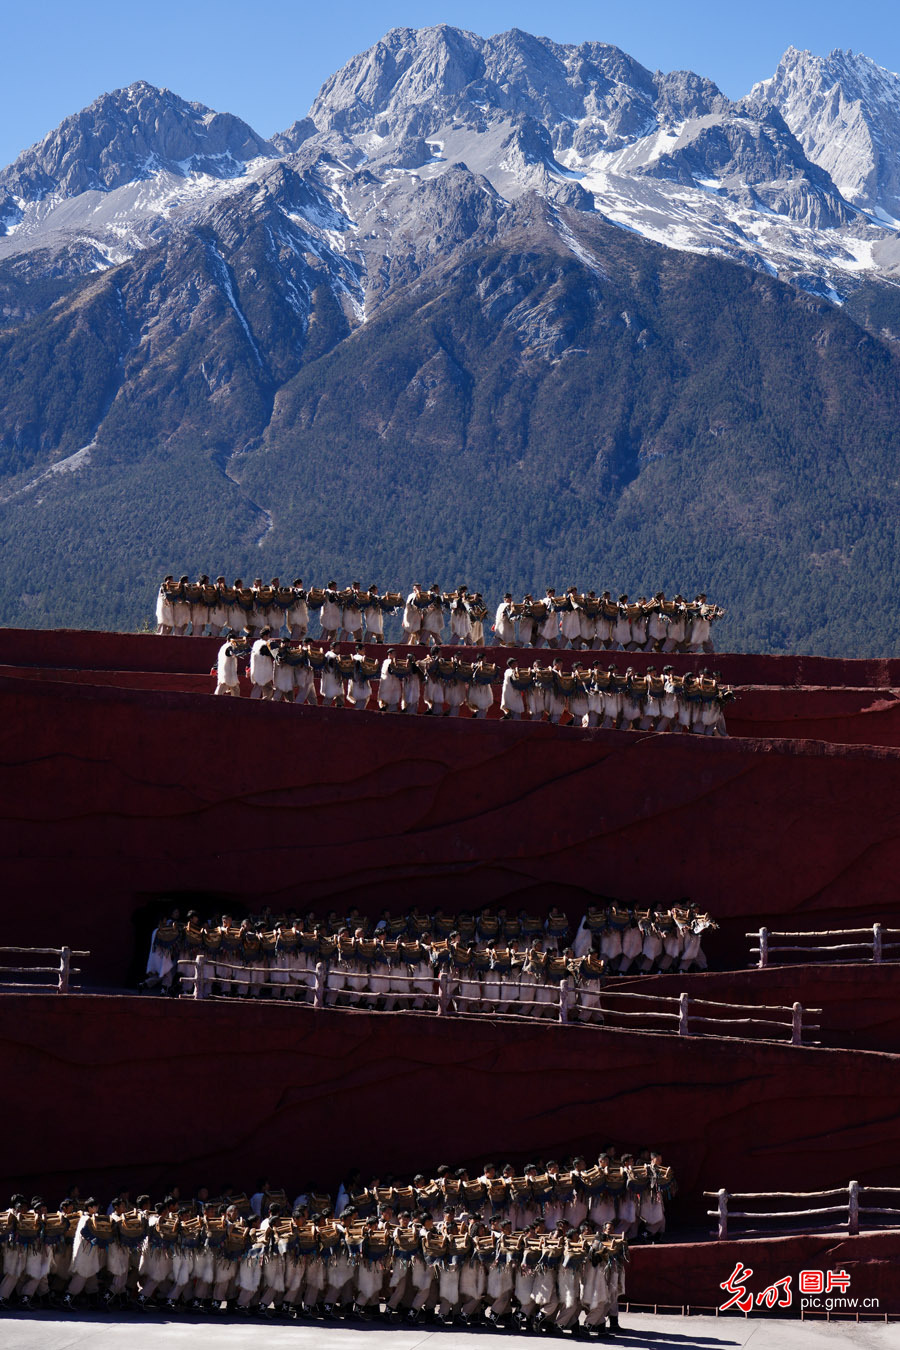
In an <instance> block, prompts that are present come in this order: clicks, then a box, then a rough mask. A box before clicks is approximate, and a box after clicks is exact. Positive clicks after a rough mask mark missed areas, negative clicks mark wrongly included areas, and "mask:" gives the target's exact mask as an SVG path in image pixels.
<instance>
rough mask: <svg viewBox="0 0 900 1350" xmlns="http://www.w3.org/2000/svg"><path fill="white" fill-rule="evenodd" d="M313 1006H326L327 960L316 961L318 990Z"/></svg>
mask: <svg viewBox="0 0 900 1350" xmlns="http://www.w3.org/2000/svg"><path fill="white" fill-rule="evenodd" d="M313 1007H314V1008H324V1007H325V962H324V961H317V962H316V992H315V994H314V995H313Z"/></svg>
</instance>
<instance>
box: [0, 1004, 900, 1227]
mask: <svg viewBox="0 0 900 1350" xmlns="http://www.w3.org/2000/svg"><path fill="white" fill-rule="evenodd" d="M0 1063H2V1066H3V1079H4V1082H5V1083H11V1084H15V1087H16V1092H15V1110H10V1111H5V1112H3V1113H2V1114H0V1157H2V1158H3V1159H4V1170H6V1169H7V1168H9V1169H10V1171H11V1172H12V1175H11V1176H10V1177H9V1178H8V1181H9V1184H10V1185H14V1186H15V1187H16V1188H21V1189H22V1190H29V1188H31V1189H32V1190H33V1188H34V1187H35V1186H37V1187H39V1188H40V1190H41V1191H42V1192H43V1191H45V1190H49V1191H50V1192H51V1193H52V1194H55V1193H56V1191H57V1190H58V1189H59V1188H60V1187H61V1186H65V1185H67V1184H68V1183H69V1182H70V1181H71V1180H73V1179H78V1180H79V1181H80V1182H83V1184H84V1185H86V1186H88V1187H90V1188H91V1189H94V1190H97V1189H99V1190H100V1191H101V1192H102V1193H103V1194H106V1193H107V1192H108V1191H111V1190H114V1189H115V1188H116V1187H117V1186H119V1185H124V1184H126V1181H128V1180H130V1181H131V1182H132V1184H133V1186H137V1187H144V1186H146V1187H147V1188H148V1189H153V1190H154V1191H156V1190H158V1189H159V1188H160V1187H162V1186H166V1185H167V1184H169V1183H170V1182H171V1181H172V1180H176V1179H177V1180H178V1181H180V1183H181V1184H182V1185H183V1186H185V1187H192V1186H195V1185H198V1184H203V1183H206V1184H209V1185H210V1186H211V1187H214V1188H216V1187H218V1186H219V1185H220V1184H221V1183H223V1182H225V1181H227V1180H232V1181H234V1180H235V1179H237V1180H238V1182H239V1184H240V1185H251V1184H252V1183H253V1181H254V1180H255V1178H256V1177H257V1176H258V1175H260V1174H262V1173H263V1172H266V1173H269V1174H270V1175H272V1176H273V1177H277V1178H278V1179H279V1181H280V1184H283V1185H284V1186H285V1187H286V1188H287V1189H288V1190H291V1188H294V1191H293V1193H296V1191H297V1190H299V1189H300V1187H301V1185H302V1184H303V1183H305V1182H306V1180H307V1179H308V1178H309V1174H310V1172H311V1171H315V1173H316V1174H317V1175H316V1177H315V1178H314V1179H316V1180H321V1181H323V1182H324V1183H326V1184H328V1185H329V1186H330V1185H333V1184H334V1183H335V1182H336V1180H337V1179H338V1178H339V1177H340V1176H341V1175H343V1173H344V1172H345V1171H346V1169H347V1168H348V1167H349V1166H353V1165H356V1166H359V1167H360V1168H362V1169H363V1170H364V1171H369V1170H371V1171H380V1172H381V1173H382V1174H383V1173H384V1172H385V1171H390V1172H393V1173H394V1174H397V1175H399V1174H405V1173H408V1172H410V1171H411V1170H412V1171H413V1172H414V1171H416V1170H419V1169H420V1168H422V1169H423V1170H424V1168H425V1167H426V1166H430V1165H437V1164H439V1163H441V1162H449V1163H454V1162H458V1163H469V1164H473V1163H474V1164H477V1163H483V1162H484V1161H486V1159H488V1158H494V1159H495V1160H496V1158H497V1155H498V1154H499V1155H501V1156H502V1157H503V1158H506V1157H507V1156H508V1157H510V1158H511V1159H512V1160H514V1161H517V1162H520V1163H521V1162H526V1161H527V1160H528V1157H529V1155H534V1154H538V1155H544V1156H547V1155H550V1156H553V1155H559V1154H571V1153H573V1152H584V1153H585V1155H588V1154H589V1153H591V1152H593V1151H594V1150H596V1149H597V1148H598V1147H605V1146H606V1145H607V1144H609V1143H616V1144H617V1145H619V1147H626V1146H629V1145H631V1146H635V1147H642V1146H645V1145H647V1146H651V1147H654V1146H657V1147H661V1148H662V1149H663V1151H664V1153H665V1154H666V1156H667V1157H668V1158H669V1159H670V1160H671V1161H673V1163H674V1164H675V1165H676V1167H677V1171H678V1175H679V1180H680V1186H681V1191H682V1199H681V1200H680V1201H679V1202H678V1204H679V1212H680V1213H681V1214H682V1216H684V1215H687V1216H693V1217H695V1218H696V1217H697V1215H698V1212H701V1213H702V1212H703V1211H704V1210H705V1208H706V1204H705V1202H704V1201H703V1199H702V1196H701V1194H700V1192H701V1191H703V1190H715V1189H718V1187H720V1186H725V1187H727V1188H728V1189H729V1190H732V1191H739V1190H748V1191H760V1190H771V1189H775V1190H783V1189H796V1190H806V1189H811V1190H818V1189H824V1188H826V1187H830V1186H836V1185H841V1184H843V1183H844V1182H845V1181H849V1180H850V1178H851V1175H852V1176H853V1177H854V1178H855V1179H856V1180H858V1181H861V1182H863V1183H864V1184H865V1183H872V1184H876V1183H877V1184H893V1185H897V1184H900V1179H898V1169H897V1158H896V1120H897V1118H898V1113H900V1073H898V1065H900V1060H898V1058H897V1057H896V1056H891V1055H880V1054H874V1053H871V1052H870V1053H864V1052H848V1051H840V1050H815V1049H803V1048H795V1047H792V1046H773V1045H766V1046H763V1045H751V1044H741V1043H739V1042H734V1041H727V1040H719V1039H715V1038H705V1037H704V1038H696V1039H695V1038H690V1039H681V1038H678V1037H672V1036H658V1035H651V1034H641V1033H637V1032H615V1031H608V1030H602V1029H595V1028H590V1027H577V1026H570V1027H560V1026H554V1025H551V1024H548V1025H546V1026H543V1027H542V1026H532V1025H529V1024H522V1023H520V1022H516V1023H511V1022H509V1021H503V1020H502V1019H498V1020H494V1021H488V1020H484V1021H481V1020H479V1021H478V1022H477V1023H473V1022H471V1021H467V1022H465V1023H462V1022H461V1021H459V1020H457V1019H455V1018H453V1017H449V1018H438V1017H437V1016H436V1015H434V1014H431V1015H426V1014H396V1013H364V1012H360V1013H356V1012H344V1011H340V1010H327V1009H326V1010H323V1011H321V1012H315V1011H314V1010H312V1009H308V1008H302V1007H298V1006H296V1005H283V1006H282V1005H272V1004H253V1005H243V1004H242V1005H240V1006H234V1005H233V1004H230V1003H222V1002H215V1001H213V1002H201V1003H193V1002H188V1001H185V1000H182V1001H180V1002H176V1001H174V1000H169V999H148V998H143V999H142V998H136V997H127V996H118V997H117V996H112V995H109V996H102V995H73V996H70V997H69V998H61V997H59V996H58V995H52V994H35V995H22V996H17V995H8V996H6V997H5V998H4V999H3V1000H2V1002H0ZM56 1107H58V1109H55V1108H56ZM411 1149H412V1150H414V1151H415V1153H416V1156H414V1157H413V1156H411ZM792 1183H793V1184H792Z"/></svg>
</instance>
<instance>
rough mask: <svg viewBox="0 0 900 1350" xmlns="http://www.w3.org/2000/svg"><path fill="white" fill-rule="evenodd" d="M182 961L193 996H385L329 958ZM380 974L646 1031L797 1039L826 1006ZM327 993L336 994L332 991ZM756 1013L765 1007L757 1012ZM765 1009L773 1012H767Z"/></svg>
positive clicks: (456, 998) (342, 1002)
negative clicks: (335, 971)
mask: <svg viewBox="0 0 900 1350" xmlns="http://www.w3.org/2000/svg"><path fill="white" fill-rule="evenodd" d="M178 967H179V974H180V978H181V985H182V993H183V994H184V995H185V996H187V997H191V998H195V999H203V998H208V997H210V996H211V994H212V984H213V983H214V982H217V983H219V984H220V985H237V986H240V987H242V988H245V989H248V990H250V989H256V990H261V989H262V988H263V987H267V988H269V989H271V990H276V991H278V992H281V991H290V992H291V993H294V992H297V991H299V990H303V991H304V992H305V994H306V995H307V1004H309V1003H311V1004H312V1006H313V1007H315V1008H324V1007H335V1006H337V1007H340V1006H346V1003H348V1002H350V1003H355V1004H357V1005H358V1004H360V1003H362V1002H363V1001H371V1000H373V999H375V998H377V997H381V996H383V995H381V994H378V993H377V992H376V991H373V990H372V989H370V988H362V989H360V988H356V987H354V985H353V984H352V983H350V982H351V981H353V979H354V978H355V977H354V974H353V972H350V973H348V974H343V976H342V983H341V984H340V985H335V986H334V987H332V988H331V989H329V985H328V973H329V969H330V968H329V966H328V965H327V964H326V963H325V962H324V961H319V962H318V963H317V965H316V967H315V970H314V971H313V970H307V971H288V970H286V969H282V968H279V967H277V966H276V967H270V966H245V965H242V964H237V963H235V962H230V961H222V960H221V959H220V958H219V957H218V956H217V957H215V958H207V957H206V956H205V955H203V954H202V953H201V954H200V955H198V956H197V957H195V958H194V959H193V960H190V959H184V960H182V961H180V962H179V963H178ZM210 967H211V969H210ZM273 976H280V977H281V978H280V979H275V980H273V978H272V977H273ZM257 977H259V978H257ZM356 978H359V977H358V976H357V977H356ZM363 978H366V977H363ZM381 978H383V979H389V980H390V984H391V988H390V993H389V995H388V997H390V998H392V999H394V1000H395V1002H400V1001H402V1002H403V1003H406V1002H407V1001H409V1000H410V999H413V1000H415V999H422V1000H423V1001H424V1003H425V1005H426V1006H425V1007H423V1008H420V1009H418V1011H425V1012H435V1013H437V1014H438V1016H440V1017H447V1016H451V1015H457V1016H473V1015H485V1014H487V1015H491V1014H492V1013H494V1014H497V1015H503V1016H514V1015H515V1014H516V1012H517V1011H518V1010H519V1009H520V1008H521V1009H523V1010H524V1009H529V1010H530V1009H532V1008H540V1009H541V1011H542V1012H543V1013H544V1014H545V1015H547V1016H550V1015H551V1014H552V1016H553V1018H554V1020H556V1021H559V1022H562V1023H568V1022H577V1023H579V1024H580V1025H584V1026H588V1025H593V1026H599V1025H601V1024H602V1025H605V1026H615V1025H616V1024H618V1023H619V1022H624V1024H625V1026H626V1028H627V1027H628V1025H630V1024H634V1023H638V1024H642V1026H643V1029H646V1030H648V1031H656V1032H665V1033H666V1034H671V1035H675V1034H677V1035H679V1036H691V1035H704V1034H706V1035H720V1036H728V1035H737V1036H741V1037H742V1038H745V1031H746V1029H748V1028H750V1027H765V1028H767V1030H768V1031H769V1032H771V1033H772V1034H771V1035H769V1036H767V1037H766V1039H770V1040H775V1039H784V1040H787V1041H789V1042H790V1043H791V1044H792V1045H803V1044H810V1043H811V1042H810V1040H809V1036H808V1033H809V1032H813V1031H818V1030H819V1024H818V1023H817V1022H809V1021H808V1020H807V1021H805V1020H804V1019H805V1018H807V1016H808V1015H809V1014H816V1015H818V1014H819V1013H821V1011H822V1009H821V1008H804V1007H803V1005H802V1004H800V1003H794V1004H791V1005H790V1006H787V1005H776V1006H772V1007H764V1006H757V1005H754V1004H747V1003H721V1002H719V1001H718V1000H713V999H697V998H691V997H690V996H689V995H688V994H687V993H682V994H679V995H677V996H674V995H660V994H633V993H630V992H626V991H625V990H622V991H621V992H620V991H617V990H614V989H600V990H590V989H583V988H581V987H579V986H577V985H576V984H575V983H574V981H573V980H572V979H571V977H568V978H566V979H562V980H560V981H559V983H558V984H546V985H535V986H533V988H534V990H535V991H537V990H538V989H543V990H544V991H545V993H544V996H543V997H540V996H539V997H527V996H525V994H524V989H531V988H532V986H529V985H526V986H524V989H523V991H522V994H520V995H519V996H518V997H516V998H515V999H510V1000H507V999H505V998H502V997H501V998H500V999H499V1000H496V999H495V1000H493V1002H503V1003H505V1002H507V1001H508V1002H509V1003H510V1004H511V1011H510V1012H507V1013H503V1014H499V1013H498V1010H497V1009H490V1008H488V1009H485V1008H483V1007H476V1008H472V1007H469V1006H468V1005H470V1004H472V1003H474V1004H482V1003H483V1001H484V1000H483V999H482V998H481V996H480V995H479V994H478V993H475V992H469V990H468V988H467V986H468V987H474V990H478V988H479V985H480V984H482V983H487V984H491V983H493V981H491V980H487V981H484V980H481V981H479V980H474V979H466V978H465V977H463V978H462V979H460V978H459V977H458V976H456V975H454V974H452V973H451V972H450V971H449V970H447V969H443V970H441V971H439V972H438V974H437V975H435V976H434V977H433V978H432V979H429V978H428V977H425V976H423V975H421V974H419V975H401V974H400V973H399V972H398V971H397V970H396V969H395V968H394V967H391V969H390V975H389V976H388V975H384V976H382V977H381ZM397 983H401V984H406V985H409V986H411V988H410V990H409V992H408V993H402V992H398V991H397V990H396V988H395V987H394V986H396V984H397ZM423 986H426V987H423ZM329 994H330V995H331V997H330V998H329ZM621 1001H629V1002H631V1003H632V1004H637V1005H640V1006H636V1007H634V1008H633V1010H628V1009H621V1008H619V1007H617V1006H616V1005H617V1004H618V1003H619V1002H621ZM650 1004H654V1005H655V1004H662V1005H664V1006H663V1007H650V1006H648V1005H650ZM697 1007H720V1008H724V1009H728V1010H730V1011H733V1012H741V1013H744V1014H750V1015H748V1016H744V1017H731V1016H728V1015H727V1014H724V1015H719V1016H717V1017H706V1016H704V1015H703V1014H700V1013H697V1012H696V1011H695V1008H697ZM755 1014H760V1016H756V1015H755ZM766 1014H773V1015H772V1016H766ZM526 1015H528V1014H526ZM594 1015H598V1017H599V1020H598V1021H596V1022H592V1021H591V1018H592V1017H593V1016H594ZM660 1019H662V1020H663V1021H666V1022H670V1023H675V1024H676V1025H673V1026H663V1027H660V1026H657V1025H654V1023H655V1022H657V1021H659V1020H660ZM648 1024H649V1025H648ZM642 1026H641V1025H638V1026H635V1028H634V1029H635V1030H641V1029H642ZM706 1028H709V1030H706Z"/></svg>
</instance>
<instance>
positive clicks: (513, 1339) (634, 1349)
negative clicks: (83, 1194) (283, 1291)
mask: <svg viewBox="0 0 900 1350" xmlns="http://www.w3.org/2000/svg"><path fill="white" fill-rule="evenodd" d="M621 1321H622V1327H621V1330H620V1332H619V1334H618V1335H617V1336H615V1337H608V1338H606V1339H604V1340H600V1341H594V1342H588V1341H582V1340H580V1339H579V1340H578V1341H574V1342H573V1341H572V1338H571V1337H570V1336H566V1337H557V1336H548V1337H543V1336H518V1335H514V1334H512V1333H509V1332H507V1333H502V1332H491V1331H480V1330H473V1331H453V1330H445V1329H438V1330H435V1329H431V1328H420V1327H412V1328H409V1329H407V1328H404V1327H399V1328H396V1329H395V1328H393V1327H381V1326H359V1325H355V1326H352V1327H350V1326H343V1325H342V1324H341V1323H337V1324H329V1325H327V1326H326V1325H324V1324H323V1323H321V1322H313V1323H303V1322H300V1323H296V1322H291V1323H289V1324H288V1325H284V1324H282V1323H278V1322H274V1323H273V1322H263V1321H259V1320H257V1319H255V1318H254V1319H253V1320H252V1321H249V1322H247V1321H243V1320H242V1321H238V1320H236V1319H234V1318H229V1319H227V1320H225V1319H223V1320H222V1321H221V1322H218V1321H213V1320H212V1319H210V1318H202V1319H197V1320H192V1319H191V1317H190V1316H189V1315H187V1316H183V1317H178V1318H177V1319H176V1320H170V1321H167V1320H166V1319H165V1318H162V1317H156V1316H148V1317H139V1316H132V1317H128V1318H121V1319H112V1318H109V1317H99V1316H97V1317H94V1316H88V1315H85V1316H77V1317H64V1316H62V1315H60V1314H53V1313H47V1314H34V1315H32V1316H29V1317H22V1316H17V1315H16V1314H9V1313H8V1314H6V1315H4V1316H3V1317H2V1318H0V1345H2V1346H3V1350H420V1348H421V1347H427V1350H501V1347H506V1350H519V1348H520V1347H521V1350H524V1347H525V1346H526V1345H527V1346H532V1347H536V1346H538V1345H545V1346H554V1345H563V1344H566V1343H568V1344H574V1345H587V1344H594V1345H601V1346H608V1347H612V1346H621V1347H625V1348H626V1350H738V1348H739V1347H744V1346H749V1347H750V1350H892V1348H893V1350H896V1347H897V1346H898V1344H900V1330H898V1326H897V1324H896V1323H893V1324H890V1325H889V1324H885V1323H883V1322H882V1323H875V1322H862V1323H858V1324H857V1323H855V1322H849V1321H848V1322H831V1323H825V1322H800V1321H772V1320H771V1319H769V1318H753V1317H751V1318H747V1319H744V1318H743V1317H739V1318H732V1317H721V1318H716V1317H665V1316H653V1315H652V1314H649V1313H627V1314H626V1313H623V1314H622V1318H621Z"/></svg>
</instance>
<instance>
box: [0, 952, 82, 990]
mask: <svg viewBox="0 0 900 1350" xmlns="http://www.w3.org/2000/svg"><path fill="white" fill-rule="evenodd" d="M8 955H11V956H55V957H56V959H57V963H58V964H57V965H55V966H34V965H31V966H8V965H5V964H2V958H3V957H5V956H8ZM73 956H90V952H74V951H72V949H71V947H0V993H2V992H4V991H5V990H7V989H19V990H21V989H25V990H30V991H31V992H32V993H40V992H44V993H46V991H47V990H48V989H53V988H55V989H56V991H57V993H59V994H68V993H70V992H71V991H72V989H73V987H74V986H75V984H76V983H77V981H76V980H74V979H73V978H72V977H73V976H75V975H80V974H81V970H80V969H79V967H77V966H73V965H72V957H73ZM7 975H38V976H42V977H43V976H45V975H52V976H53V979H52V980H45V979H40V980H38V981H35V980H25V981H21V980H20V981H12V980H7V979H6V976H7Z"/></svg>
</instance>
